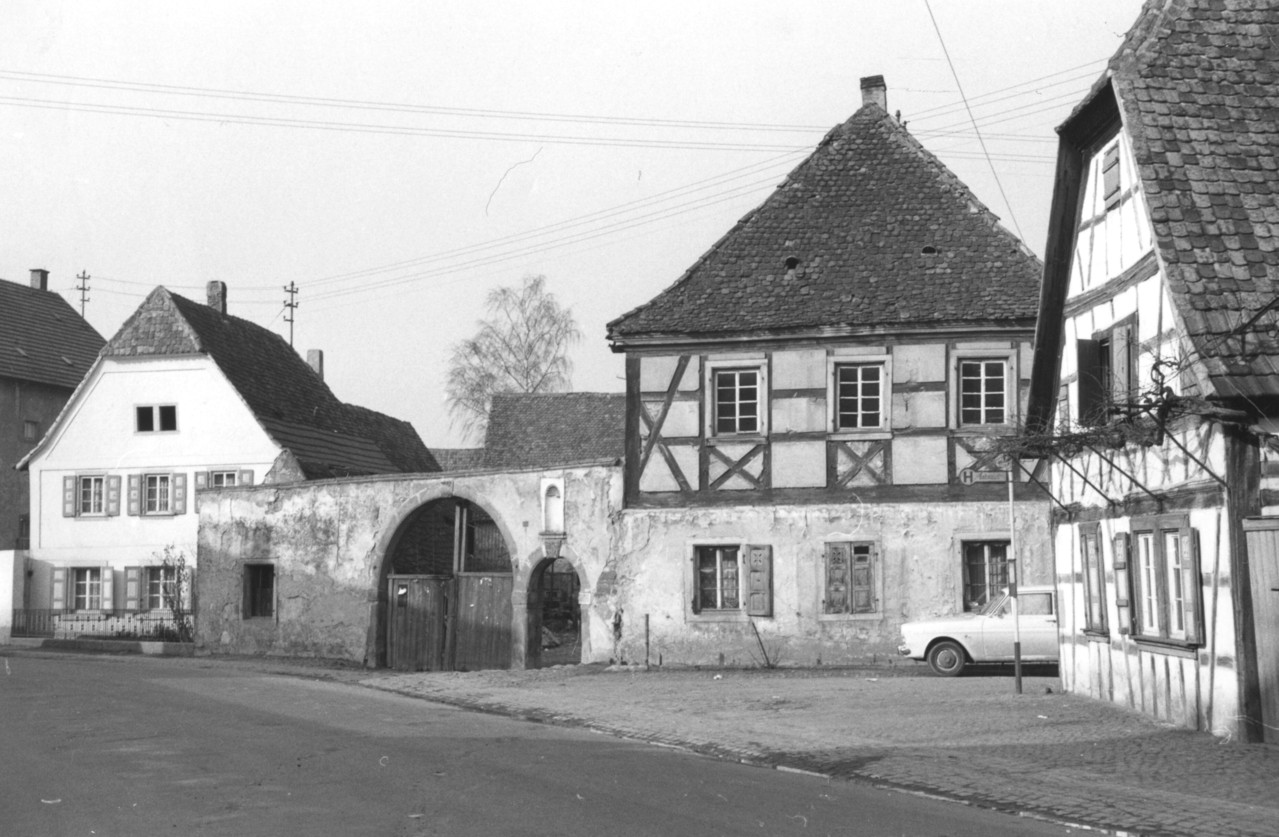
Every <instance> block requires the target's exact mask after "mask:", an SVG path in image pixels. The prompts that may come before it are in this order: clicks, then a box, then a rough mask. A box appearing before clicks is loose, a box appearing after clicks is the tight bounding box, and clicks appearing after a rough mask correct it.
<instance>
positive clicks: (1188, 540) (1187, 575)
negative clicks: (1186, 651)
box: [1178, 529, 1204, 645]
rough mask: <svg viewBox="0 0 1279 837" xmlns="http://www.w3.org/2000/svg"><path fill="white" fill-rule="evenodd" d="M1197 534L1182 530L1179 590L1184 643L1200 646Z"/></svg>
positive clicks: (1202, 636) (1193, 531)
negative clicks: (1184, 630) (1180, 591)
mask: <svg viewBox="0 0 1279 837" xmlns="http://www.w3.org/2000/svg"><path fill="white" fill-rule="evenodd" d="M1198 536H1199V533H1198V532H1197V531H1195V530H1194V529H1182V530H1181V531H1180V532H1179V533H1178V537H1179V538H1180V539H1181V556H1182V557H1181V588H1182V596H1183V599H1182V606H1183V607H1184V609H1185V617H1186V618H1185V624H1186V642H1187V643H1189V644H1191V645H1201V644H1202V643H1203V641H1204V626H1203V615H1202V614H1203V608H1202V607H1200V605H1199V603H1200V600H1201V599H1202V585H1203V581H1202V579H1201V577H1200V575H1199V537H1198Z"/></svg>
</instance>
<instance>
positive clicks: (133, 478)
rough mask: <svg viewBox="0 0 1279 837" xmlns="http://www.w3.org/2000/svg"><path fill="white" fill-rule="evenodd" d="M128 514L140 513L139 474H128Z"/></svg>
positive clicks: (140, 486)
mask: <svg viewBox="0 0 1279 837" xmlns="http://www.w3.org/2000/svg"><path fill="white" fill-rule="evenodd" d="M129 514H132V515H139V514H142V475H141V474H129Z"/></svg>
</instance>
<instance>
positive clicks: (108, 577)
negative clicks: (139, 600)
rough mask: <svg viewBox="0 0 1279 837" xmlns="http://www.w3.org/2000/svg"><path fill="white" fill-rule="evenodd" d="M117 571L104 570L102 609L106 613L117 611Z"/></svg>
mask: <svg viewBox="0 0 1279 837" xmlns="http://www.w3.org/2000/svg"><path fill="white" fill-rule="evenodd" d="M114 581H115V570H113V569H111V568H110V567H103V568H102V609H103V610H104V611H110V610H115V595H114V594H115V584H114Z"/></svg>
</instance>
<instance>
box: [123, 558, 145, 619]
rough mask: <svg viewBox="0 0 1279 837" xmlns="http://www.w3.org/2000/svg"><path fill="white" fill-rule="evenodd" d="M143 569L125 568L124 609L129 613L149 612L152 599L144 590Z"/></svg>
mask: <svg viewBox="0 0 1279 837" xmlns="http://www.w3.org/2000/svg"><path fill="white" fill-rule="evenodd" d="M143 579H144V576H143V574H142V567H125V568H124V609H125V610H128V611H139V610H147V609H148V607H147V606H148V605H149V604H150V599H149V598H148V597H147V594H146V591H145V590H143V588H142V585H143Z"/></svg>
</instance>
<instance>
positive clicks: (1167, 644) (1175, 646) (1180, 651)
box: [1132, 636, 1199, 660]
mask: <svg viewBox="0 0 1279 837" xmlns="http://www.w3.org/2000/svg"><path fill="white" fill-rule="evenodd" d="M1132 639H1133V641H1134V642H1136V643H1137V646H1138V647H1140V648H1144V649H1145V650H1147V651H1149V652H1151V653H1159V654H1167V655H1168V656H1169V657H1181V658H1183V659H1187V660H1196V659H1198V658H1199V646H1198V645H1189V644H1187V643H1184V642H1180V641H1178V640H1175V639H1162V638H1158V637H1143V636H1134V637H1133V638H1132Z"/></svg>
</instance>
